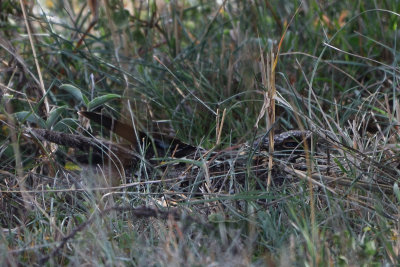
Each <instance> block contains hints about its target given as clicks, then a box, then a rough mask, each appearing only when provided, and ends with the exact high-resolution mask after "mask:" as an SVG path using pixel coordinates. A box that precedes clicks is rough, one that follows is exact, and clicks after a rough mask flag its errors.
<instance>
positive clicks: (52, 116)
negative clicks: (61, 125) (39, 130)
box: [46, 106, 66, 129]
mask: <svg viewBox="0 0 400 267" xmlns="http://www.w3.org/2000/svg"><path fill="white" fill-rule="evenodd" d="M65 109H66V106H61V107H59V108H56V109H54V110H53V111H51V112H50V114H49V117H48V118H47V121H46V125H47V129H50V128H51V127H52V126H53V125H54V123H55V122H56V121H57V120H58V118H59V117H60V115H61V113H62V112H63V111H64V110H65Z"/></svg>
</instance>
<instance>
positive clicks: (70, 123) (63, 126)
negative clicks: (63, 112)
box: [53, 118, 77, 132]
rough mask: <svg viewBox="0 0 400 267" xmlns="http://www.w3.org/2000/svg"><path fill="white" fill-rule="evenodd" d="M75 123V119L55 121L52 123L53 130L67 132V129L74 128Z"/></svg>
mask: <svg viewBox="0 0 400 267" xmlns="http://www.w3.org/2000/svg"><path fill="white" fill-rule="evenodd" d="M76 125H77V123H76V120H74V119H71V118H65V119H62V120H60V121H59V122H57V123H56V125H54V127H53V130H54V131H58V132H67V130H68V129H71V128H72V129H75V128H76Z"/></svg>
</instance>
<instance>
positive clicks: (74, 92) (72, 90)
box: [60, 84, 83, 101]
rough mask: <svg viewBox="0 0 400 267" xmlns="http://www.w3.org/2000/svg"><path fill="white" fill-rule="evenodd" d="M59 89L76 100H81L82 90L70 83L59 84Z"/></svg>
mask: <svg viewBox="0 0 400 267" xmlns="http://www.w3.org/2000/svg"><path fill="white" fill-rule="evenodd" d="M60 89H63V90H65V91H67V92H68V93H70V94H71V95H72V96H73V97H74V98H75V99H76V100H78V101H83V95H82V90H81V89H79V88H78V87H76V86H74V85H72V84H63V85H61V86H60Z"/></svg>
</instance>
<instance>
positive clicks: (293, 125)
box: [0, 0, 400, 265]
mask: <svg viewBox="0 0 400 267" xmlns="http://www.w3.org/2000/svg"><path fill="white" fill-rule="evenodd" d="M88 3H91V4H92V5H90V6H87V5H86V3H80V2H78V1H64V2H62V3H61V2H60V3H59V4H58V5H60V6H40V5H39V4H37V3H25V2H23V3H22V4H24V5H26V6H25V11H26V12H25V16H24V14H23V6H21V5H20V3H19V2H16V1H12V0H9V1H3V2H2V3H1V5H2V7H1V8H0V10H1V11H0V23H1V25H2V27H1V31H0V37H1V40H0V56H1V58H2V61H1V62H2V63H1V68H2V70H3V71H2V72H1V74H0V86H1V89H2V91H3V94H2V105H1V107H0V113H1V114H0V115H1V117H0V119H1V121H2V122H3V126H4V127H3V128H2V129H1V131H0V135H1V139H0V142H1V148H0V157H1V174H0V175H1V179H0V186H1V189H0V190H1V191H0V193H1V199H0V204H1V207H2V209H1V211H0V213H1V215H0V218H1V219H0V225H1V227H2V234H1V235H0V239H1V242H0V243H1V244H2V245H1V246H0V252H1V253H0V257H1V259H0V262H4V263H5V264H9V265H19V264H35V263H37V262H39V261H42V262H45V261H46V262H48V263H50V264H60V265H68V264H106V265H119V264H124V265H125V264H131V263H133V264H135V265H172V264H176V265H178V264H179V265H195V264H199V265H212V264H215V265H251V264H254V265H258V264H263V263H264V264H265V263H267V264H281V265H285V264H286V265H293V264H299V265H301V264H311V265H325V264H326V263H328V264H332V265H333V264H335V265H362V264H367V263H370V262H372V263H373V264H374V263H375V264H395V263H396V262H397V260H398V257H399V244H398V243H399V241H398V239H399V237H398V232H399V227H398V223H397V221H398V202H399V193H398V186H397V183H398V177H399V158H400V155H399V150H398V145H397V143H398V140H399V131H398V127H399V120H400V117H399V102H398V84H397V78H398V77H397V76H398V73H399V70H398V67H397V58H396V51H397V20H398V12H399V10H398V7H399V5H398V1H391V2H390V3H386V2H382V3H369V2H368V3H367V2H365V3H364V2H354V3H352V5H353V6H352V8H351V9H349V8H348V4H349V3H346V1H345V2H333V3H329V4H323V3H317V2H314V1H303V2H301V3H300V2H293V3H284V4H283V3H281V2H279V1H275V2H274V1H273V2H271V3H270V2H268V1H256V2H254V3H247V2H244V1H225V2H223V3H222V4H218V3H216V2H215V1H200V2H198V3H196V4H193V5H191V3H189V2H177V1H171V2H170V3H163V2H162V3H161V2H158V1H149V2H148V3H142V2H141V4H139V3H133V4H130V5H128V6H124V5H123V3H122V2H119V1H104V3H105V4H104V5H99V3H100V2H98V1H89V2H88ZM102 3H103V2H102ZM48 4H49V3H48ZM133 5H134V6H133ZM10 6H17V8H15V9H12V8H10ZM43 10H45V13H43ZM296 10H298V12H297V13H296ZM25 18H26V19H25ZM291 18H293V21H291ZM290 21H291V22H290ZM289 22H290V23H289ZM27 28H29V32H28V31H27V30H26V29H27ZM286 28H287V31H286V33H285V35H284V34H283V33H284V30H285V29H286ZM377 29H379V30H377ZM282 36H284V38H282ZM281 38H282V43H279V40H281ZM278 46H280V53H279V55H278V60H277V62H278V63H277V65H276V69H275V72H274V74H272V77H271V76H268V77H267V75H266V74H265V69H263V64H264V63H265V62H264V60H266V58H267V56H266V55H267V53H269V52H270V51H274V52H275V55H277V53H276V52H277V47H278ZM33 51H36V56H34V53H33ZM263 70H264V72H263ZM270 73H273V72H270ZM40 76H41V77H42V78H40ZM268 79H269V80H270V81H272V80H274V87H275V88H276V95H275V94H272V95H271V97H272V98H273V99H270V100H273V101H275V102H276V107H275V109H272V107H271V106H269V107H268V108H270V111H274V112H275V114H276V120H275V119H272V120H270V124H269V125H267V123H265V121H264V120H261V119H259V124H258V125H259V127H258V130H257V131H255V130H254V125H255V123H256V121H257V119H258V118H259V117H258V116H259V114H260V111H261V110H262V109H263V108H266V107H265V106H264V107H263V104H264V103H266V102H265V101H264V100H265V99H264V93H265V92H266V90H267V85H268V83H267V80H268ZM270 103H272V102H270ZM80 110H90V111H96V112H102V113H103V114H107V115H111V116H113V117H118V118H120V119H122V120H125V122H134V125H135V127H137V130H143V131H147V132H156V133H160V132H164V133H168V134H171V135H175V136H177V137H178V138H179V139H181V140H183V141H185V142H186V143H190V144H192V145H200V146H202V147H203V148H204V149H206V150H207V149H208V150H216V151H222V152H220V153H221V154H218V155H219V156H216V157H215V158H212V157H213V156H210V155H213V154H212V153H211V152H210V153H209V154H204V155H203V158H201V159H200V160H197V161H195V160H190V159H177V160H175V161H173V162H168V161H167V160H168V159H163V160H162V161H160V162H158V163H157V164H154V162H153V163H151V164H150V163H149V161H148V160H145V159H144V158H143V157H144V155H146V153H147V151H149V150H151V149H152V148H151V147H150V146H143V147H142V149H141V150H140V151H137V154H138V158H139V159H140V160H139V162H138V164H137V166H134V167H132V168H131V169H130V170H128V168H127V169H126V170H124V171H122V172H121V171H119V172H113V169H112V165H110V166H108V167H109V168H108V169H107V168H106V167H107V166H106V164H104V166H102V167H99V168H98V169H97V171H96V170H95V169H90V168H89V167H88V166H84V165H82V164H81V163H80V162H79V160H78V157H77V156H76V154H74V152H76V151H72V150H71V149H68V148H67V147H62V146H59V147H55V146H54V145H53V144H49V143H46V142H44V143H43V142H39V141H38V140H36V139H34V138H32V137H29V136H28V135H27V128H28V127H38V128H44V129H47V130H54V131H61V132H66V133H73V134H79V135H88V132H92V133H94V134H95V135H96V136H102V137H103V138H106V139H109V141H110V142H115V143H118V142H120V141H119V140H118V139H116V138H115V137H114V136H113V135H112V134H110V133H108V132H105V131H103V129H102V128H100V127H99V126H98V125H95V124H91V125H90V127H89V123H88V122H84V121H82V119H81V118H79V117H78V116H77V111H80ZM302 127H303V128H305V129H309V130H311V131H313V133H314V137H313V140H312V142H311V143H310V147H309V148H308V149H307V150H308V163H307V164H306V168H305V169H298V168H297V169H295V168H294V167H293V166H297V165H296V164H299V162H296V161H295V160H291V161H283V160H281V161H283V162H279V159H277V158H274V160H273V163H274V164H273V165H274V166H275V167H274V168H281V169H282V170H284V172H283V173H284V175H283V178H282V175H281V176H280V178H282V180H283V182H281V183H280V181H279V180H278V179H275V180H274V177H271V178H270V181H271V183H270V186H269V188H268V190H267V187H266V183H265V182H266V180H267V179H265V178H266V176H265V175H264V172H262V171H266V172H268V170H270V172H271V173H272V171H273V169H271V168H269V169H268V168H266V165H265V164H263V163H262V164H260V165H259V166H255V164H254V161H253V156H252V155H243V153H242V151H241V150H240V149H238V146H237V145H238V144H240V143H243V142H245V141H249V144H250V143H252V142H253V141H254V139H255V137H256V136H257V135H265V134H266V133H271V136H272V135H273V134H274V133H275V132H276V134H278V133H279V132H282V131H286V130H289V129H301V128H302ZM90 128H91V129H90ZM89 130H90V131H89ZM270 152H272V151H270ZM254 153H255V154H254V155H256V152H254ZM250 154H251V153H250ZM104 155H107V151H106V149H104ZM221 155H225V158H223V157H222V156H221ZM267 155H268V154H267ZM85 157H86V159H88V158H89V161H90V160H92V158H93V157H91V156H90V155H85ZM103 158H107V157H106V156H104V157H103ZM211 159H213V160H214V159H217V161H222V162H223V164H226V165H224V166H228V167H227V168H226V170H225V172H223V173H213V172H212V171H211V170H212V167H210V164H209V165H207V163H210V162H212V160H211ZM221 159H222V160H221ZM271 159H272V158H271ZM237 162H248V164H247V165H246V164H243V165H240V166H241V167H240V168H239V167H237V166H238V165H237V164H236V163H237ZM174 164H175V165H179V164H181V165H184V164H188V165H190V164H193V165H196V164H197V165H196V166H197V168H198V169H199V170H200V171H199V172H193V173H200V174H199V175H197V176H195V177H191V176H190V175H193V173H191V172H189V171H188V172H185V175H187V177H191V178H193V179H192V180H190V179H186V180H185V177H183V178H182V177H181V176H179V175H182V172H180V173H174V172H173V170H174V168H175V167H174ZM235 164H236V165H235ZM165 165H168V168H167V169H166V168H165ZM271 166H272V165H270V166H269V167H271ZM282 166H284V167H282ZM82 167H83V168H84V170H83V171H82V170H81V169H79V168H82ZM292 167H293V168H292ZM260 168H263V169H262V170H260ZM192 170H193V168H192ZM274 171H275V170H274ZM277 176H279V173H278V175H277ZM187 177H186V178H187ZM109 178H110V179H114V180H118V181H119V180H123V181H124V183H123V184H122V185H119V186H114V187H112V186H110V183H109ZM96 179H98V180H96ZM178 185H179V186H178ZM217 185H219V186H220V187H219V188H218V187H217ZM396 194H397V195H396ZM143 206H144V208H143V209H144V210H146V209H148V210H147V211H148V212H149V210H151V211H152V212H154V214H150V215H151V216H145V217H143V216H138V214H137V213H136V214H135V211H138V210H140V208H141V207H143ZM121 207H124V208H121ZM172 208H173V209H172ZM171 209H172V210H171ZM176 210H177V211H178V213H179V216H178V215H177V214H178V213H176V214H175V211H176ZM142 211H143V210H142ZM150 213H151V212H150ZM142 215H143V214H142ZM147 215H148V214H147ZM153 215H154V216H153ZM160 215H163V216H160ZM139 217H140V218H139ZM47 256H49V257H47Z"/></svg>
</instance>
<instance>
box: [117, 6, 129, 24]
mask: <svg viewBox="0 0 400 267" xmlns="http://www.w3.org/2000/svg"><path fill="white" fill-rule="evenodd" d="M113 20H114V22H115V24H116V25H117V26H118V28H126V27H127V26H128V25H129V11H128V10H126V9H121V10H117V11H115V12H114V13H113Z"/></svg>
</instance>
